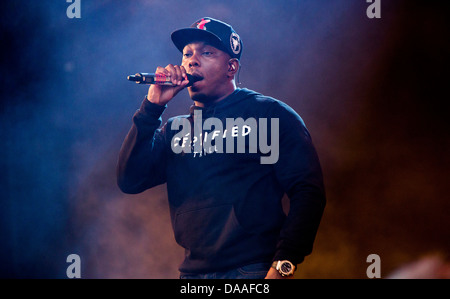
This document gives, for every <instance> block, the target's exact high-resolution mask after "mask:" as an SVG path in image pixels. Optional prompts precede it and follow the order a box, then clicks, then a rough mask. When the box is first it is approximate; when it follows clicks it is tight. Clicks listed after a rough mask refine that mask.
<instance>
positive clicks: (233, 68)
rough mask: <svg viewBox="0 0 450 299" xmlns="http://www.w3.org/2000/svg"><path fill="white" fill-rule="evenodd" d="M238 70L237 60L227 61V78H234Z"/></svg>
mask: <svg viewBox="0 0 450 299" xmlns="http://www.w3.org/2000/svg"><path fill="white" fill-rule="evenodd" d="M238 70H239V60H237V59H236V58H233V59H230V60H228V76H229V77H234V75H236V73H237V72H238Z"/></svg>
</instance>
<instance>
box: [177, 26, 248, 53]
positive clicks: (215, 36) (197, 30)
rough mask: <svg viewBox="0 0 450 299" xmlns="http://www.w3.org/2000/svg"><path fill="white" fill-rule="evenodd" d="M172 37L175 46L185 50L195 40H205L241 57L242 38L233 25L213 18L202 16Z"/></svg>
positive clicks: (181, 50)
mask: <svg viewBox="0 0 450 299" xmlns="http://www.w3.org/2000/svg"><path fill="white" fill-rule="evenodd" d="M171 38H172V41H173V43H174V44H175V46H176V47H177V48H178V50H180V52H183V48H184V47H185V46H186V45H187V44H189V43H191V42H193V41H205V42H207V43H208V44H210V45H211V46H213V47H216V48H218V49H220V50H222V51H224V52H226V53H228V54H230V56H231V57H232V58H237V59H240V58H241V53H242V40H241V38H240V36H239V35H238V34H237V33H236V31H234V29H233V27H231V26H230V25H228V24H227V23H224V22H222V21H219V20H216V19H213V18H209V17H206V18H202V19H200V20H198V21H197V22H195V23H194V24H192V25H191V27H189V28H183V29H179V30H176V31H174V32H172V34H171Z"/></svg>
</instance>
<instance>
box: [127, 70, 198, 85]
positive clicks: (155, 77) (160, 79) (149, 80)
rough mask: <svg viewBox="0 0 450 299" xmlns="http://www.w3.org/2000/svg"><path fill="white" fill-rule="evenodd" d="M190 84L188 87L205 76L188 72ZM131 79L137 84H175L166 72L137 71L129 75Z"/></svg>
mask: <svg viewBox="0 0 450 299" xmlns="http://www.w3.org/2000/svg"><path fill="white" fill-rule="evenodd" d="M186 76H187V79H188V80H189V84H188V85H187V86H186V87H189V86H192V84H194V83H195V82H197V81H200V80H203V78H201V77H198V76H192V75H191V74H186ZM127 79H128V80H129V81H133V82H136V83H137V84H158V85H166V86H174V85H173V84H172V81H170V77H168V76H166V75H164V74H154V73H137V74H135V75H130V76H128V77H127Z"/></svg>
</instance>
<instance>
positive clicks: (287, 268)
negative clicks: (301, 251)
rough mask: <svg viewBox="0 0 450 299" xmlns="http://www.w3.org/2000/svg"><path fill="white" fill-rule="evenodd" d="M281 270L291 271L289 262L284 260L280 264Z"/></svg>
mask: <svg viewBox="0 0 450 299" xmlns="http://www.w3.org/2000/svg"><path fill="white" fill-rule="evenodd" d="M280 270H281V272H283V273H285V274H288V273H290V272H291V271H292V265H291V264H290V263H287V262H284V263H282V264H281V265H280Z"/></svg>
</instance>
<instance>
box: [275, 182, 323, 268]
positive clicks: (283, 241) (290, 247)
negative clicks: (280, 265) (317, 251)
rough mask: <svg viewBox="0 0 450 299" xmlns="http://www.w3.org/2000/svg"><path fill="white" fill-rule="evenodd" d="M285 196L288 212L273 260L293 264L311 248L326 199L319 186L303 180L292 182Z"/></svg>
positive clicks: (300, 259)
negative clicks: (293, 183)
mask: <svg viewBox="0 0 450 299" xmlns="http://www.w3.org/2000/svg"><path fill="white" fill-rule="evenodd" d="M288 196H289V198H290V207H289V213H288V216H287V218H286V221H285V223H284V225H283V228H282V230H281V232H280V237H279V240H278V243H277V250H276V253H275V257H274V259H273V260H289V261H291V262H292V263H294V264H295V265H296V264H299V263H301V262H302V261H303V259H304V257H305V256H307V255H309V254H310V253H311V251H312V247H313V243H314V240H315V237H316V233H317V230H318V227H319V223H320V221H321V218H322V214H323V211H324V208H325V201H326V200H325V192H324V190H323V188H322V187H321V186H315V185H311V184H302V183H299V184H297V185H295V186H294V187H293V188H292V189H291V190H290V191H289V192H288Z"/></svg>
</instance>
